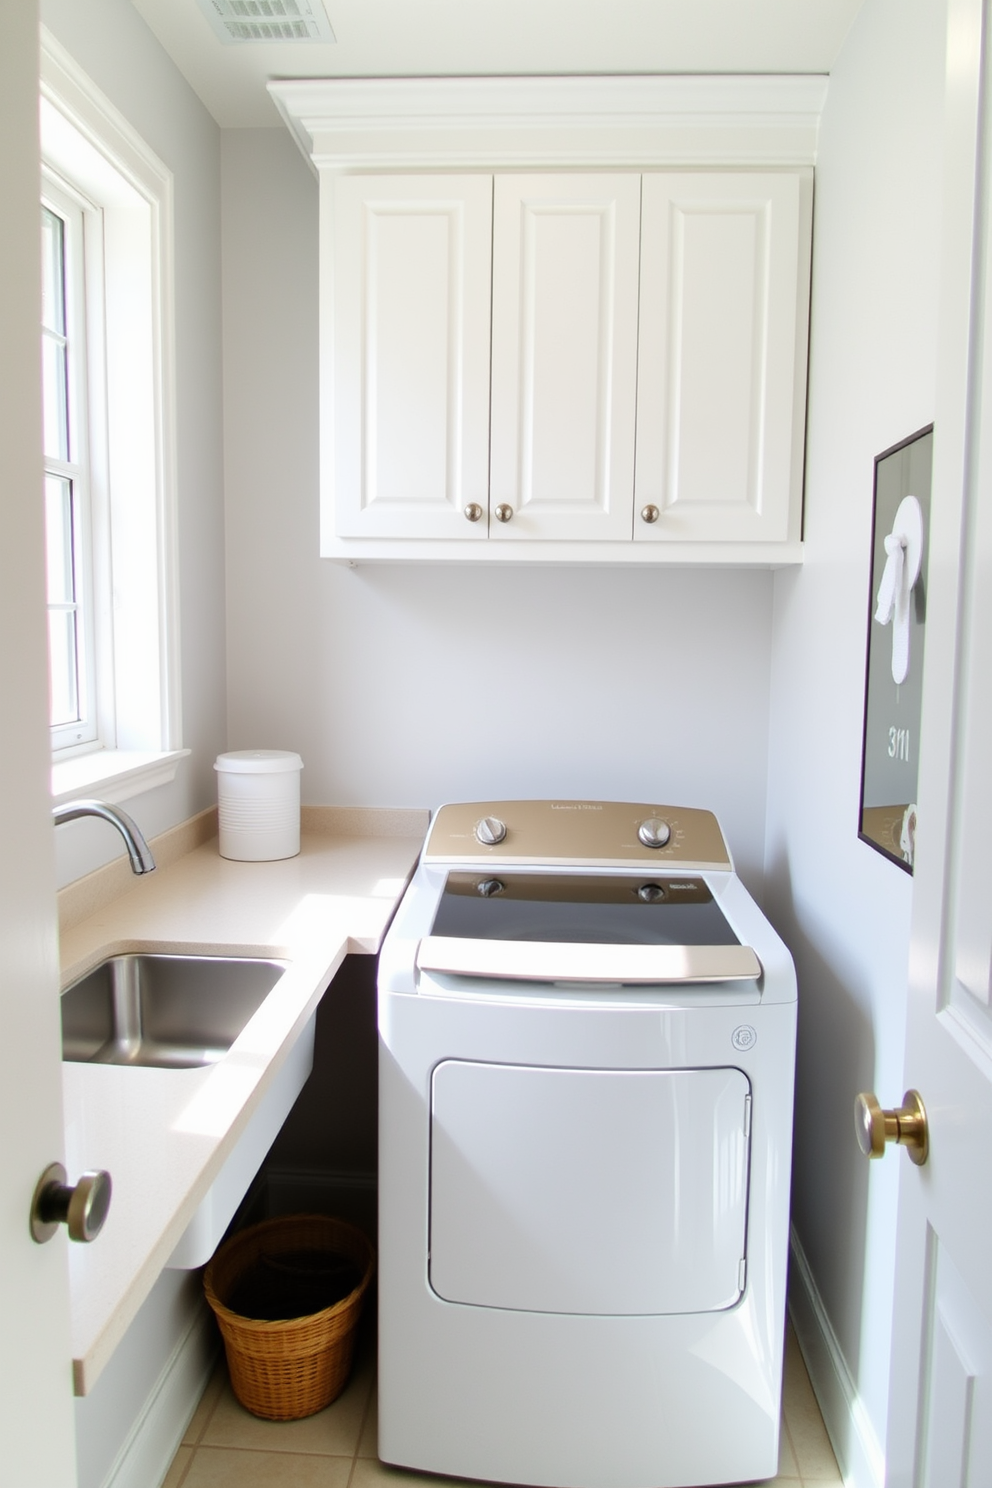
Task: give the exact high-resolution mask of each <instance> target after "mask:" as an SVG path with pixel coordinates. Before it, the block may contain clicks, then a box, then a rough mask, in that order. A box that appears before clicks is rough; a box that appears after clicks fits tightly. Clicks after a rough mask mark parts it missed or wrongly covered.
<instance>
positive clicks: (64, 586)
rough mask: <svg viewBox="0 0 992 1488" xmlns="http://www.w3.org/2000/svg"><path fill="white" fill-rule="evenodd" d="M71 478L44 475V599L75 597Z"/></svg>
mask: <svg viewBox="0 0 992 1488" xmlns="http://www.w3.org/2000/svg"><path fill="white" fill-rule="evenodd" d="M72 518H73V513H72V482H71V481H70V480H66V479H64V478H63V477H62V476H58V475H46V476H45V536H46V539H47V543H46V545H47V549H48V603H49V604H50V605H52V604H72V603H73V601H74V600H75V598H76V584H75V578H74V574H75V563H74V561H73V533H74V524H73V519H72Z"/></svg>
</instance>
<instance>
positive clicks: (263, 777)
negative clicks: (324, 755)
mask: <svg viewBox="0 0 992 1488" xmlns="http://www.w3.org/2000/svg"><path fill="white" fill-rule="evenodd" d="M214 769H215V770H216V771H217V812H218V817H219V820H220V855H221V857H222V858H238V859H240V860H241V861H242V862H248V863H262V862H268V861H271V860H272V859H273V858H295V857H296V855H297V853H298V852H299V850H300V771H301V770H302V769H303V761H302V760H301V759H300V756H299V755H298V754H293V753H292V752H291V751H290V750H286V749H233V750H231V751H230V753H228V754H219V755H218V756H217V759H216V761H215V762H214Z"/></svg>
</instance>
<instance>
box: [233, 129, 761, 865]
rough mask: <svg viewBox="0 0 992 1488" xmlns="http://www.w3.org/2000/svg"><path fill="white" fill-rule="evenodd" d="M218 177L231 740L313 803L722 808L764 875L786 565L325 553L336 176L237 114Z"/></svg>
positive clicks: (277, 133)
mask: <svg viewBox="0 0 992 1488" xmlns="http://www.w3.org/2000/svg"><path fill="white" fill-rule="evenodd" d="M223 190H224V198H223V200H224V210H223V241H224V248H223V253H224V434H225V481H226V491H227V554H228V569H227V602H228V612H227V630H228V678H229V690H228V696H229V736H230V747H231V748H234V749H237V748H252V747H270V748H289V749H297V750H299V751H300V753H301V754H302V756H303V760H304V766H305V768H304V773H303V795H304V800H306V801H309V802H313V803H324V802H334V803H340V804H352V803H360V804H367V805H378V806H386V805H390V806H430V807H433V806H437V805H439V804H440V803H441V802H442V801H444V800H450V799H459V798H461V799H472V798H477V797H492V796H497V797H498V796H502V795H505V796H510V797H512V796H516V795H520V796H542V795H570V794H571V795H576V796H586V795H588V796H594V797H595V796H603V797H620V798H623V797H629V798H633V799H635V800H636V799H646V800H661V801H673V802H676V803H679V804H683V805H698V806H708V807H711V808H713V809H714V810H716V811H717V812H718V813H719V815H720V817H721V819H722V821H723V823H724V826H725V829H726V831H727V834H728V837H729V839H730V843H731V847H732V849H733V851H734V852H735V854H736V855H737V858H738V861H739V865H740V867H741V869H742V871H743V873H744V876H745V878H746V879H747V880H748V882H749V884H750V885H751V886H752V887H753V888H755V889H756V890H758V891H760V881H761V871H762V857H763V843H764V809H765V775H766V749H767V716H768V657H769V644H770V624H771V590H772V577H771V575H770V574H769V573H763V572H757V573H754V572H751V573H749V572H712V571H694V572H676V571H673V570H667V571H666V570H658V571H655V572H650V571H643V570H640V571H631V570H630V569H627V570H619V571H618V570H610V569H605V568H599V569H584V570H574V569H572V570H570V569H563V568H557V569H556V568H543V569H534V568H527V569H517V570H513V569H509V568H500V569H495V568H486V567H479V566H475V565H465V566H457V567H451V568H442V567H439V566H430V565H427V566H425V565H423V564H417V565H401V566H376V565H367V566H362V567H359V568H356V569H349V568H347V567H342V566H339V565H337V564H332V563H330V562H329V561H328V560H326V559H323V560H322V559H320V558H319V557H318V556H317V552H318V536H317V517H318V508H317V471H318V441H317V356H318V348H317V183H316V180H315V179H314V177H313V176H312V174H311V173H310V171H309V168H308V166H307V164H306V162H305V161H304V160H303V158H302V156H301V155H300V154H299V152H298V151H297V149H296V147H295V145H294V144H293V143H292V141H291V139H290V137H289V135H288V133H286V132H285V131H282V130H228V131H225V132H224V136H223Z"/></svg>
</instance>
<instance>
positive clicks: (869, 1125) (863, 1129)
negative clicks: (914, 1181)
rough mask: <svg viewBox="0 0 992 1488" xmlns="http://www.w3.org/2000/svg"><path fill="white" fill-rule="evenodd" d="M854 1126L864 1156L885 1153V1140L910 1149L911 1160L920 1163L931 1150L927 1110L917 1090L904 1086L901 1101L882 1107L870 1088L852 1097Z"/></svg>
mask: <svg viewBox="0 0 992 1488" xmlns="http://www.w3.org/2000/svg"><path fill="white" fill-rule="evenodd" d="M854 1128H855V1131H856V1132H857V1135H858V1146H859V1147H860V1148H861V1151H862V1152H863V1153H864V1155H865V1157H884V1155H885V1146H886V1143H887V1142H896V1143H898V1144H899V1146H901V1147H906V1148H908V1149H909V1156H910V1161H911V1162H914V1163H916V1165H917V1167H922V1166H923V1164H924V1163H925V1162H926V1160H927V1156H928V1154H929V1152H930V1135H929V1131H928V1129H927V1113H926V1108H925V1107H924V1105H923V1101H922V1099H921V1098H920V1093H919V1091H918V1090H907V1091H906V1094H905V1095H904V1096H903V1098H902V1105H901V1106H900V1107H899V1108H898V1109H897V1110H895V1111H883V1110H882V1107H881V1106H880V1105H879V1104H878V1101H877V1100H876V1099H875V1097H874V1096H873V1095H871V1094H870V1093H869V1092H866V1091H862V1092H861V1094H860V1095H858V1096H856V1097H855V1100H854Z"/></svg>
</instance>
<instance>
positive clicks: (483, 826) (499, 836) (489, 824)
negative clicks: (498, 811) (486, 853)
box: [475, 816, 506, 847]
mask: <svg viewBox="0 0 992 1488" xmlns="http://www.w3.org/2000/svg"><path fill="white" fill-rule="evenodd" d="M505 836H506V822H501V821H500V819H499V817H498V816H484V817H483V818H482V820H481V821H480V822H476V824H475V838H476V841H477V842H481V843H482V846H483V847H495V846H496V844H497V842H502V841H503V838H504V837H505Z"/></svg>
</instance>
